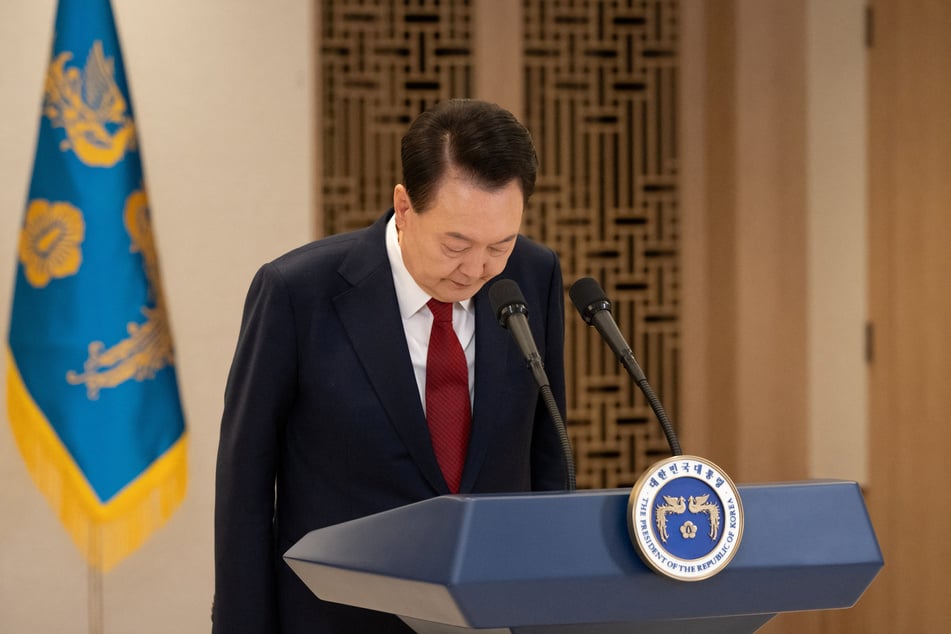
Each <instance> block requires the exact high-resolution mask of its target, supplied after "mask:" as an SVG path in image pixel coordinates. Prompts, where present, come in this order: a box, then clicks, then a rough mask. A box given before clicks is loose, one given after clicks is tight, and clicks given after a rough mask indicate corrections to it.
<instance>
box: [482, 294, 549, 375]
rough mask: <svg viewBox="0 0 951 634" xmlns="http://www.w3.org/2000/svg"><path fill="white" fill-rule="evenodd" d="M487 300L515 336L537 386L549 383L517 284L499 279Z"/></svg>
mask: <svg viewBox="0 0 951 634" xmlns="http://www.w3.org/2000/svg"><path fill="white" fill-rule="evenodd" d="M489 302H490V303H491V304H492V312H494V313H495V316H496V317H497V318H498V320H499V324H500V325H501V326H502V327H503V328H506V329H508V331H509V332H511V333H512V336H513V337H514V338H515V343H517V344H518V347H519V349H520V350H521V351H522V355H523V356H524V357H525V361H527V362H528V365H529V367H531V369H532V374H534V375H535V382H536V383H538V387H543V386H546V385H550V383H549V382H548V375H547V374H545V365H544V363H542V357H541V355H540V354H538V348H537V347H536V346H535V338H534V337H532V331H531V328H529V326H528V307H527V306H526V305H525V297H524V296H523V295H522V290H521V289H520V288H519V287H518V284H516V283H515V282H514V281H512V280H505V279H503V280H499V281H498V282H496V283H495V284H493V285H492V288H490V289H489Z"/></svg>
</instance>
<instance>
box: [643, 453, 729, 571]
mask: <svg viewBox="0 0 951 634" xmlns="http://www.w3.org/2000/svg"><path fill="white" fill-rule="evenodd" d="M627 524H628V530H629V531H630V535H631V541H632V542H634V545H635V547H636V548H637V551H638V554H639V555H640V556H641V559H643V560H644V563H646V564H647V565H648V566H649V567H651V568H653V569H654V570H656V571H657V572H659V573H661V574H663V575H666V576H668V577H671V578H673V579H677V580H680V581H700V580H701V579H707V578H709V577H712V576H713V575H715V574H717V573H718V572H720V571H721V570H723V568H724V567H726V565H727V564H728V563H730V560H731V559H733V556H734V555H735V554H736V551H737V549H738V548H739V546H740V540H741V539H742V537H743V503H742V502H741V501H740V495H739V492H738V491H737V489H736V486H735V485H734V484H733V481H732V480H730V477H729V476H728V475H727V474H726V473H725V472H724V471H723V470H722V469H720V467H718V466H717V465H715V464H713V463H712V462H710V461H709V460H706V459H704V458H698V457H696V456H672V457H670V458H667V459H666V460H661V461H660V462H657V463H655V464H654V465H653V466H651V468H650V469H648V470H647V471H646V472H645V473H644V474H643V475H642V476H641V477H640V478H639V479H638V481H637V483H636V484H635V485H634V488H633V489H632V490H631V496H630V498H629V499H628V504H627Z"/></svg>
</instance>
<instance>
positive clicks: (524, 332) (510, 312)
mask: <svg viewBox="0 0 951 634" xmlns="http://www.w3.org/2000/svg"><path fill="white" fill-rule="evenodd" d="M489 303H490V304H491V305H492V312H493V313H494V314H495V317H496V319H498V320H499V324H500V325H501V326H502V327H503V328H505V329H506V330H508V331H509V332H511V333H512V337H514V338H515V343H517V344H518V347H519V349H520V350H521V351H522V356H524V357H525V361H526V363H527V364H528V366H529V367H530V368H531V370H532V374H533V375H534V377H535V383H537V384H538V389H539V391H540V392H541V395H542V400H543V401H544V402H545V406H546V407H547V409H548V415H549V416H550V417H551V420H552V422H553V423H554V424H555V430H556V431H557V432H558V439H559V441H560V442H561V451H562V457H563V459H564V463H565V473H566V475H567V490H568V491H574V490H575V464H574V458H573V456H572V453H571V444H570V443H569V441H568V432H567V430H566V429H565V422H564V420H563V419H562V417H561V412H559V411H558V404H557V403H556V402H555V396H554V394H552V391H551V384H550V383H549V381H548V375H547V374H545V365H544V363H543V362H542V357H541V355H540V354H538V347H537V346H536V345H535V338H534V337H532V330H531V328H530V327H529V325H528V306H526V305H525V296H524V295H522V290H521V289H520V288H519V287H518V284H517V283H516V282H515V281H513V280H508V279H501V280H499V281H497V282H495V283H494V284H493V285H492V287H491V288H489Z"/></svg>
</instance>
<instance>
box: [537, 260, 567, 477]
mask: <svg viewBox="0 0 951 634" xmlns="http://www.w3.org/2000/svg"><path fill="white" fill-rule="evenodd" d="M550 253H551V256H552V260H553V262H552V266H551V268H550V275H549V277H548V280H547V283H548V298H547V299H548V301H547V305H546V313H545V319H546V323H545V358H544V360H543V361H544V364H545V374H546V375H547V376H548V382H549V383H550V385H551V390H552V395H553V396H554V397H555V403H557V404H558V410H559V411H560V412H561V414H562V417H565V411H566V410H565V402H566V400H565V291H564V285H563V282H562V278H561V264H560V263H559V261H558V257H557V256H556V255H555V254H554V252H550ZM566 481H567V473H566V469H565V464H564V458H563V454H562V447H561V439H560V438H559V436H558V433H557V430H556V428H555V425H554V422H553V421H552V420H551V417H550V416H549V415H548V409H547V408H546V407H545V404H544V402H543V401H542V400H541V399H540V398H539V404H538V407H537V409H536V411H535V428H534V432H533V434H532V490H534V491H557V490H563V489H565V488H566Z"/></svg>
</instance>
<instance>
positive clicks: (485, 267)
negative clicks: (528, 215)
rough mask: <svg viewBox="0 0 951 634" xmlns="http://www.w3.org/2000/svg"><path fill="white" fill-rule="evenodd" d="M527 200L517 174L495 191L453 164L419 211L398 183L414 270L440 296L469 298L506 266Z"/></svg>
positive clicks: (403, 244)
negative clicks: (458, 171)
mask: <svg viewBox="0 0 951 634" xmlns="http://www.w3.org/2000/svg"><path fill="white" fill-rule="evenodd" d="M523 204H524V201H523V200H522V190H521V188H520V187H519V184H518V181H517V180H512V181H511V182H510V183H509V184H508V185H506V186H505V187H503V188H502V189H499V190H496V191H491V192H490V191H486V190H484V189H481V188H479V187H478V186H477V185H475V184H473V183H472V182H471V181H469V180H466V179H463V178H459V177H457V176H455V175H454V174H453V172H452V170H450V171H449V173H448V174H447V175H446V177H444V178H443V181H442V183H441V184H440V185H439V187H438V189H437V190H436V196H435V197H434V200H433V204H432V206H431V207H430V208H429V209H427V210H426V211H424V212H423V213H417V212H416V211H415V210H414V209H413V207H412V203H411V202H410V200H409V196H408V194H407V192H406V189H405V188H404V187H403V186H402V185H397V186H396V188H395V190H394V192H393V207H394V209H395V210H396V227H397V229H398V230H399V240H400V249H401V251H402V252H403V262H404V263H405V264H406V268H407V269H408V270H409V272H410V275H412V276H413V279H414V280H416V283H417V284H419V286H420V288H422V289H423V290H424V291H426V292H427V293H429V294H430V295H432V296H433V297H435V298H436V299H438V300H440V301H443V302H458V301H462V300H465V299H469V298H470V297H472V296H473V295H475V294H476V293H477V292H478V290H479V289H480V288H482V286H483V285H484V284H485V283H486V282H487V281H489V280H490V279H491V278H493V277H495V276H496V275H498V274H499V273H501V272H502V269H504V268H505V263H506V262H508V259H509V256H510V255H511V254H512V249H513V248H514V247H515V238H516V237H517V236H518V230H519V227H520V226H521V223H522V208H523Z"/></svg>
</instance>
